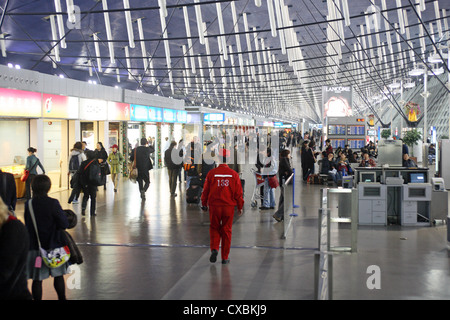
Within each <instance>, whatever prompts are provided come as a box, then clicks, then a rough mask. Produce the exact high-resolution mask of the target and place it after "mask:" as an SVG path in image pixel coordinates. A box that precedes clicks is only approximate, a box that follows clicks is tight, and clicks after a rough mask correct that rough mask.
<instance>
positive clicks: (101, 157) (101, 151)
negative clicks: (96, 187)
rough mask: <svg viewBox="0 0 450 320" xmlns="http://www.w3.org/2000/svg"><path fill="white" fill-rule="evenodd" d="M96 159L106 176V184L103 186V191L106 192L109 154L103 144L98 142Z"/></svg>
mask: <svg viewBox="0 0 450 320" xmlns="http://www.w3.org/2000/svg"><path fill="white" fill-rule="evenodd" d="M95 157H96V158H97V160H98V163H100V167H101V168H102V174H103V175H104V176H105V184H104V185H103V189H104V190H106V176H107V175H108V174H109V173H108V172H109V171H110V170H108V169H109V168H107V166H108V153H107V152H106V149H105V147H103V143H101V142H98V143H97V148H96V149H95Z"/></svg>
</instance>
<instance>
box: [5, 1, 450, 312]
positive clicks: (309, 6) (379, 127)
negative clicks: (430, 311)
mask: <svg viewBox="0 0 450 320" xmlns="http://www.w3.org/2000/svg"><path fill="white" fill-rule="evenodd" d="M449 15H450V2H449V1H446V0H396V1H394V0H361V1H356V0H324V1H315V0H217V1H206V0H151V1H144V0H131V1H130V0H123V1H112V0H101V1H100V0H98V1H90V0H89V1H88V0H67V1H61V0H52V1H47V0H45V1H44V0H38V1H35V0H34V1H31V0H6V1H2V2H1V3H0V49H1V56H0V148H1V152H0V170H1V173H0V175H2V176H6V175H4V173H8V174H11V175H13V176H14V180H15V186H14V187H15V195H16V198H17V202H15V210H13V211H14V214H15V215H16V217H17V218H18V220H19V221H21V222H23V223H25V203H26V201H27V198H28V197H29V196H33V192H31V191H30V187H29V184H30V181H31V179H34V177H35V175H34V171H33V170H37V172H36V174H45V175H47V176H48V177H49V179H50V181H51V189H50V190H49V194H48V196H49V197H51V198H54V199H57V200H58V201H59V203H60V204H61V207H62V209H64V210H72V211H73V212H74V213H75V215H76V217H77V224H76V226H75V227H73V228H71V229H68V230H67V232H68V233H69V234H70V235H71V237H72V238H73V240H74V242H75V243H76V246H77V247H78V248H79V250H80V252H81V254H82V256H83V262H82V263H81V264H73V263H67V265H69V264H71V265H70V268H69V273H67V274H65V275H64V279H65V292H66V298H67V299H68V300H91V301H92V300H158V301H159V300H168V301H205V300H207V301H236V300H239V301H241V302H243V303H245V301H291V300H448V299H450V289H449V288H450V251H449V250H450V230H449V228H448V223H449V222H450V214H449V197H448V189H450V165H449V163H450V162H449V161H450V69H449V66H450V29H449V19H450V17H449ZM142 140H144V142H145V143H144V144H145V145H148V146H149V147H148V148H150V149H151V151H149V153H148V159H147V160H149V161H151V163H152V167H153V168H152V169H151V170H150V171H149V178H150V186H149V188H148V190H147V191H146V192H142V191H141V190H140V186H139V183H137V182H136V181H135V179H133V174H134V172H133V168H134V165H135V162H134V160H133V159H134V158H136V150H137V149H139V148H137V147H138V146H139V145H142ZM77 142H83V145H82V147H80V148H78V147H75V144H76V143H77ZM172 142H175V143H176V146H175V148H179V150H180V151H181V152H182V155H183V156H182V157H180V159H181V161H182V163H181V164H180V166H178V169H177V170H178V171H177V172H176V174H177V177H176V179H175V180H176V187H175V189H174V190H175V193H176V194H173V190H171V185H172V183H171V182H170V181H169V180H170V177H172V176H173V174H174V173H173V172H175V171H173V170H174V169H169V167H170V163H171V162H170V161H168V159H167V156H166V155H167V153H166V150H168V148H169V146H170V144H171V143H172ZM99 143H100V144H99ZM30 147H31V148H32V149H30ZM101 147H103V148H104V151H106V154H107V155H112V154H114V155H116V153H117V154H120V155H121V157H119V158H118V159H123V161H120V160H118V161H117V163H116V162H114V163H112V162H109V164H106V166H105V165H104V163H103V164H102V166H103V167H102V168H105V167H106V168H107V169H108V170H107V169H103V170H102V172H101V176H102V178H103V179H104V181H106V184H105V185H104V186H103V185H96V189H97V193H96V194H97V197H96V206H95V207H96V209H95V215H93V214H92V208H91V207H90V203H91V199H90V200H89V201H88V202H87V207H83V203H82V198H83V196H84V195H85V193H87V192H82V193H81V195H80V198H79V201H75V202H73V201H71V199H70V196H71V193H72V190H73V188H74V186H76V183H75V184H72V183H73V182H74V179H73V176H74V172H75V171H77V169H78V168H79V167H78V166H79V164H78V165H75V164H74V163H73V162H72V153H73V150H74V149H77V150H78V149H82V150H85V148H86V151H81V152H82V153H83V154H85V155H88V154H91V153H89V152H88V151H87V150H97V149H98V151H99V152H97V153H95V157H96V158H99V157H100V156H99V155H100V149H101ZM30 150H31V152H30ZM139 150H142V149H139ZM146 150H147V149H146ZM212 150H213V151H215V152H214V153H213V154H215V158H214V159H215V160H216V161H217V164H218V163H219V162H220V161H221V160H223V159H221V157H222V155H224V154H227V152H228V153H230V154H231V155H230V156H229V157H228V158H227V160H226V162H227V164H229V166H230V168H232V169H234V170H235V171H236V172H237V173H238V174H239V176H240V183H241V184H240V186H242V189H243V199H244V205H243V210H242V215H239V212H238V211H239V210H238V208H235V213H234V218H233V223H232V238H231V248H230V254H229V260H226V261H222V260H221V259H220V257H221V256H220V253H219V255H218V258H217V261H216V262H211V248H210V232H211V229H212V225H214V222H212V221H210V213H211V214H214V212H215V211H214V210H213V211H211V203H209V204H208V206H207V207H206V208H205V207H204V204H202V202H201V201H197V200H198V198H194V200H192V197H191V194H193V193H194V191H195V190H199V192H200V193H199V195H200V194H201V192H202V187H201V186H200V187H198V189H196V187H197V185H196V183H194V182H193V181H197V180H198V181H201V182H202V183H204V181H205V179H204V178H205V177H204V176H202V177H200V178H199V179H196V178H195V177H193V176H196V174H197V169H198V167H195V170H194V171H195V172H193V171H191V170H190V168H191V166H192V162H195V164H197V165H198V164H199V163H202V159H203V161H205V157H206V156H209V155H211V154H212V153H211V151H212ZM194 153H195V157H194ZM92 154H94V153H92ZM173 154H174V153H173V152H172V155H173ZM287 154H289V156H288V158H286V155H287ZM33 155H34V156H35V157H37V158H38V159H39V161H40V163H41V164H42V167H33V168H32V167H30V166H29V164H30V162H29V160H30V159H32V157H34V156H33ZM177 155H179V153H178V150H177ZM219 155H220V157H219ZM191 156H192V157H193V159H192V160H191ZM33 159H34V158H33ZM83 159H84V158H83ZM105 159H106V158H105ZM286 159H287V160H286ZM194 160H195V161H194ZM77 161H78V160H77ZM94 161H95V160H94ZM100 161H101V160H100ZM139 161H142V160H139ZM139 161H137V162H139ZM171 161H172V160H171ZM31 163H32V162H31ZM77 163H78V162H77ZM202 164H203V166H202V168H201V169H200V172H201V170H206V169H205V168H206V167H207V166H206V165H205V162H203V163H202ZM73 166H76V168H75V170H74V167H73ZM286 166H288V167H289V168H290V169H292V173H290V171H289V174H286V175H284V174H283V173H282V170H281V169H282V168H283V170H284V169H285V168H286ZM113 167H114V170H113ZM267 168H268V169H273V171H270V170H269V171H264V169H267ZM27 170H29V171H31V174H32V175H31V176H30V177H29V178H28V179H30V180H27V181H25V180H26V179H24V176H25V173H26V171H27ZM78 170H82V168H81V167H80V169H78ZM85 170H86V169H85ZM116 170H117V181H116V184H114V183H113V177H115V176H116ZM230 170H231V169H230ZM233 172H234V171H233ZM268 172H270V173H268ZM286 172H287V171H286ZM206 173H207V172H206ZM222 174H223V173H222ZM205 175H206V174H205ZM212 176H213V175H210V176H208V177H212ZM225 176H227V175H225ZM227 177H233V176H232V175H231V174H230V175H229V176H227ZM274 177H276V179H275V178H274ZM274 180H277V181H276V183H275V182H274ZM2 181H6V180H5V179H4V180H2ZM89 181H90V180H89ZM214 181H215V180H214ZM220 181H222V182H223V180H220ZM226 181H228V180H226ZM89 183H93V182H91V181H90V182H89ZM273 183H275V185H274V184H273ZM203 187H204V185H203ZM219 187H224V185H223V184H222V186H221V185H220V183H219ZM226 187H227V188H238V187H237V186H236V185H233V186H229V185H228V182H227V185H226ZM8 188H10V187H9V186H8V187H6V184H5V186H3V187H0V190H3V192H5V190H8ZM86 190H87V189H86ZM86 190H84V191H86ZM203 190H204V189H203ZM211 190H215V192H218V191H217V190H222V189H220V188H219V189H211ZM227 190H228V189H227ZM269 190H270V191H269ZM89 192H90V191H89ZM211 192H212V191H211ZM171 193H172V194H171ZM218 194H220V192H218ZM224 194H225V192H223V193H222V196H223V195H224ZM144 195H145V199H143V197H144ZM2 198H3V201H4V202H7V200H6V196H5V195H4V194H2ZM196 199H197V200H196ZM228 200H229V199H228ZM229 201H231V200H229ZM236 205H237V203H236ZM212 206H213V207H214V205H212ZM278 214H280V215H278ZM6 223H9V222H6ZM6 223H5V224H4V226H5V225H6ZM38 224H39V223H38ZM4 226H2V225H0V230H1V228H2V227H4ZM27 228H28V229H29V230H31V229H32V228H33V226H30V225H27ZM0 239H1V238H0ZM47 249H54V248H47ZM222 249H223V248H220V250H219V251H221V250H222ZM30 252H31V251H30ZM1 254H2V253H1V252H0V255H1ZM0 265H1V263H0ZM43 268H48V267H47V266H43ZM32 282H33V280H32V279H31V278H30V279H28V289H29V290H30V292H31V291H32ZM2 286H3V287H4V286H5V284H2V283H0V289H1V288H2ZM0 291H1V290H0ZM42 299H43V300H57V299H58V296H57V293H56V292H55V289H54V287H53V281H52V279H46V280H44V281H43V296H42ZM190 311H192V310H190ZM228 311H230V308H228ZM234 311H236V310H234ZM241 311H242V310H241ZM247 311H248V310H247ZM260 311H261V310H260ZM272 312H273V310H272ZM229 313H230V312H229Z"/></svg>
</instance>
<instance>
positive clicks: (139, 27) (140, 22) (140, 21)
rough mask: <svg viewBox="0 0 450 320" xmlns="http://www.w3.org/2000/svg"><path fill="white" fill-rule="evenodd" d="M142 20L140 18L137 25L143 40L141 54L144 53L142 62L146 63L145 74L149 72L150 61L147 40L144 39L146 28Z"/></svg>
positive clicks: (140, 37)
mask: <svg viewBox="0 0 450 320" xmlns="http://www.w3.org/2000/svg"><path fill="white" fill-rule="evenodd" d="M142 19H143V18H139V19H137V20H136V23H137V25H138V33H139V40H141V41H140V42H141V53H142V60H143V63H144V73H145V72H147V71H148V60H147V49H146V47H145V41H143V40H144V39H145V37H144V28H143V27H142Z"/></svg>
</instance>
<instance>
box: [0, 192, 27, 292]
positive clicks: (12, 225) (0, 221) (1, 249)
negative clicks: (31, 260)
mask: <svg viewBox="0 0 450 320" xmlns="http://www.w3.org/2000/svg"><path fill="white" fill-rule="evenodd" d="M29 249H30V238H29V236H28V230H27V229H26V228H25V226H24V225H23V223H22V222H20V220H18V219H17V218H15V217H14V216H11V215H10V214H9V210H8V207H7V206H6V204H5V203H4V202H3V200H2V199H1V198H0V301H1V300H31V294H30V291H28V285H27V274H26V263H27V259H28V251H29Z"/></svg>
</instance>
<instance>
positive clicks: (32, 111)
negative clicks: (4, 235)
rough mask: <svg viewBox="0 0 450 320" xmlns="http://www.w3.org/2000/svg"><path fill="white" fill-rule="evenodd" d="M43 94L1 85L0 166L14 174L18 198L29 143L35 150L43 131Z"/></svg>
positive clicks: (38, 147) (22, 188) (22, 194)
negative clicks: (38, 136)
mask: <svg viewBox="0 0 450 320" xmlns="http://www.w3.org/2000/svg"><path fill="white" fill-rule="evenodd" d="M41 116H42V97H41V94H40V93H38V92H28V91H22V90H14V89H4V88H0V148H1V152H0V169H1V170H2V171H5V172H9V173H12V174H14V177H15V180H16V190H17V196H18V198H22V197H23V196H24V195H25V183H23V182H21V181H20V177H21V176H22V173H23V170H24V169H25V162H26V159H27V156H28V152H27V149H28V148H29V147H30V146H33V147H34V148H36V149H38V151H37V153H36V156H38V157H41V156H42V155H43V150H42V148H41V147H42V144H41V143H39V144H38V141H39V140H38V139H37V131H38V129H40V130H41V131H42V121H39V119H38V118H40V117H41Z"/></svg>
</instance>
